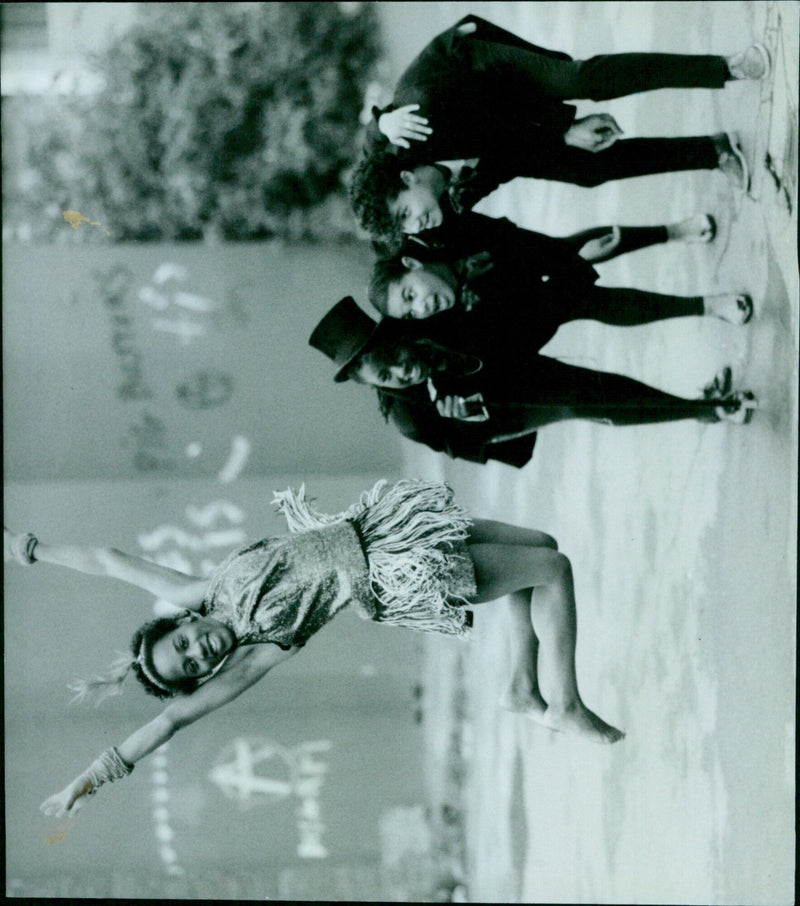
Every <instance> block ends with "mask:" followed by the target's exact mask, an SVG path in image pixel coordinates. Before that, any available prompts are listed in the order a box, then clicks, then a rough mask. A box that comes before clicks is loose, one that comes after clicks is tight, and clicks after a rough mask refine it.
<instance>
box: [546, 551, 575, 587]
mask: <svg viewBox="0 0 800 906" xmlns="http://www.w3.org/2000/svg"><path fill="white" fill-rule="evenodd" d="M547 566H548V570H549V572H550V574H551V576H552V579H553V580H560V579H566V578H568V577H570V576H571V575H572V563H571V562H570V559H569V557H568V556H567V555H566V554H562V553H561V551H559V550H553V551H551V552H550V555H549V557H548V562H547Z"/></svg>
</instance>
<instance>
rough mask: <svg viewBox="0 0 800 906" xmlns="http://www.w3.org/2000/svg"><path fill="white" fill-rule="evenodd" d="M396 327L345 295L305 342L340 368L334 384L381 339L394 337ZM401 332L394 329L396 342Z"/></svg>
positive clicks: (343, 377)
mask: <svg viewBox="0 0 800 906" xmlns="http://www.w3.org/2000/svg"><path fill="white" fill-rule="evenodd" d="M396 329H397V328H396V327H395V325H392V324H390V323H387V319H384V320H382V321H380V322H375V321H373V319H372V318H370V316H369V315H368V314H366V313H365V312H363V311H362V310H361V309H360V308H359V307H358V305H356V301H355V299H354V298H353V297H352V296H345V297H344V299H342V300H341V301H339V302H337V303H336V305H334V306H333V308H332V309H331V310H330V311H329V312H328V313H327V314H326V315H325V317H324V318H323V319H322V320H321V321H320V322H319V324H317V326H316V327H315V328H314V331H313V333H312V334H311V336H310V337H309V338H308V343H309V345H310V346H313V347H314V348H315V349H319V351H320V352H322V353H324V354H325V355H326V356H327V357H328V358H329V359H332V360H333V362H335V363H336V364H337V365H338V366H339V370H338V371H337V372H336V374H335V375H334V378H333V379H334V381H336V382H341V381H346V380H347V379H348V378H349V374H348V372H349V370H350V367H351V366H352V364H353V363H354V362H355V360H356V359H357V358H358V357H359V356H360V355H362V354H363V353H365V352H368V351H369V350H370V349H371V348H373V347H374V346H376V345H377V344H378V343H379V342H380V341H381V340H383V339H387V338H389V336H394V335H395V334H394V333H393V331H394V330H396ZM403 333H404V331H402V330H399V329H397V333H396V336H397V338H398V339H399V338H400V336H401V335H402V334H403Z"/></svg>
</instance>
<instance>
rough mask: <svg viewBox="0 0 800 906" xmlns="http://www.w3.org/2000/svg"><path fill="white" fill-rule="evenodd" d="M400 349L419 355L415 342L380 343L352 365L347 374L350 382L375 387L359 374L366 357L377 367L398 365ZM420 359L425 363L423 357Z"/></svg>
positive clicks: (366, 350)
mask: <svg viewBox="0 0 800 906" xmlns="http://www.w3.org/2000/svg"><path fill="white" fill-rule="evenodd" d="M400 349H408V350H409V351H410V352H412V353H413V354H415V355H417V354H418V350H417V344H416V342H415V341H413V340H408V339H403V338H398V339H395V340H389V341H384V342H378V343H377V344H376V345H375V346H371V347H369V348H368V349H365V350H364V351H363V352H361V353H359V354H358V355H357V356H356V358H355V359H354V360H353V361H352V362H351V363H350V368H349V369H348V372H347V377H348V380H351V381H355V382H356V383H357V384H369V386H371V387H372V386H375V385H374V384H372V383H371V382H370V381H363V380H362V379H361V377H360V375H359V374H358V369H359V368H360V367H361V363H362V362H363V361H364V357H365V356H371V357H372V358H373V361H374V362H375V364H376V365H377V364H382V365H387V366H391V365H395V364H397V353H398V351H399V350H400ZM419 358H420V360H422V361H424V359H423V358H422V356H421V355H420V356H419Z"/></svg>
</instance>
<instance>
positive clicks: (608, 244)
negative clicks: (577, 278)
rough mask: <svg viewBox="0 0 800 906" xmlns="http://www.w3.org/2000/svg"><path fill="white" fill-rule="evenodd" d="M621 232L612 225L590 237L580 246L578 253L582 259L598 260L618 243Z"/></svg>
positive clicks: (609, 252)
mask: <svg viewBox="0 0 800 906" xmlns="http://www.w3.org/2000/svg"><path fill="white" fill-rule="evenodd" d="M620 237H621V234H620V229H619V227H618V226H612V227H611V229H610V230H609V231H608V232H607V233H603V234H602V236H597V237H596V238H594V239H590V240H589V241H588V242H586V243H584V245H582V246H581V248H580V250H579V252H578V254H579V255H580V256H581V258H583V260H584V261H599V260H600V259H601V258H605V257H606V256H607V255H610V254H611V252H613V251H614V249H615V248H616V247H617V246H618V245H619V240H620Z"/></svg>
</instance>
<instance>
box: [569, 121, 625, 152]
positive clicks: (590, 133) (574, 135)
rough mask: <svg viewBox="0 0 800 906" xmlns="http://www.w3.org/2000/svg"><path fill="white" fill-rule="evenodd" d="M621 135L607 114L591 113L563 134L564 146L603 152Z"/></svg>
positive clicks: (620, 131)
mask: <svg viewBox="0 0 800 906" xmlns="http://www.w3.org/2000/svg"><path fill="white" fill-rule="evenodd" d="M620 135H622V129H620V128H619V125H618V124H617V121H616V120H615V119H614V117H613V116H611V114H609V113H593V114H591V115H590V116H585V117H583V119H580V120H575V122H574V123H573V124H572V125H571V126H570V127H569V129H567V131H566V132H565V133H564V144H565V145H571V146H572V147H573V148H581V149H582V150H583V151H604V150H605V149H606V148H610V147H611V146H612V145H613V144H614V142H615V141H616V140H617V139H618V138H619V137H620Z"/></svg>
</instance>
